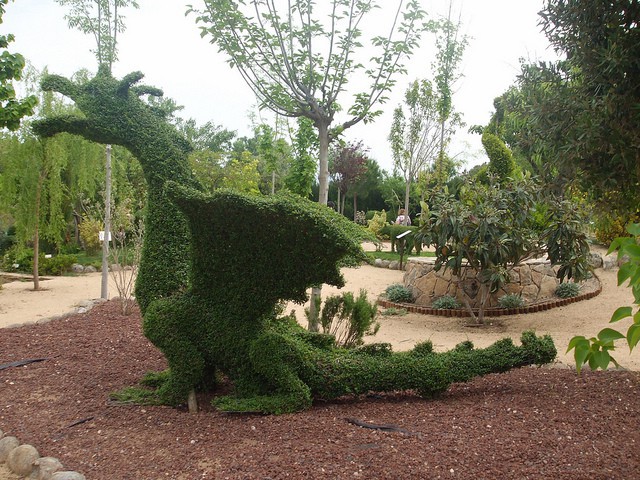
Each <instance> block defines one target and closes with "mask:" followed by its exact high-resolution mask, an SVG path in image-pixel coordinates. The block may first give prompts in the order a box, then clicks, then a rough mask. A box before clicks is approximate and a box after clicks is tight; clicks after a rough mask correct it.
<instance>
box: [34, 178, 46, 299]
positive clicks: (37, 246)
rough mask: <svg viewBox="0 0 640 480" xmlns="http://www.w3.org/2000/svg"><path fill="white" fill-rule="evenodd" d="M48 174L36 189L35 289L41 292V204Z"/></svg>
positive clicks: (39, 181)
mask: <svg viewBox="0 0 640 480" xmlns="http://www.w3.org/2000/svg"><path fill="white" fill-rule="evenodd" d="M45 177H46V174H45V173H44V171H43V172H41V173H40V176H39V177H38V186H37V187H36V211H35V217H36V228H35V231H34V233H33V289H34V290H40V274H39V273H38V271H39V269H40V261H39V259H40V202H41V199H42V185H43V184H44V178H45Z"/></svg>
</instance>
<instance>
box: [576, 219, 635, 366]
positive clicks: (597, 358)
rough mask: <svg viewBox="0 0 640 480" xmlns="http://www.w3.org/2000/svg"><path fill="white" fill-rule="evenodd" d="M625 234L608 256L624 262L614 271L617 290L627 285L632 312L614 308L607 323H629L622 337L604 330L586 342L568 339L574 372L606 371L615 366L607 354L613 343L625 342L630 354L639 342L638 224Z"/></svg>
mask: <svg viewBox="0 0 640 480" xmlns="http://www.w3.org/2000/svg"><path fill="white" fill-rule="evenodd" d="M627 232H628V233H629V234H630V235H631V236H630V237H619V238H617V239H615V240H614V241H613V243H612V244H611V246H610V247H609V252H608V253H612V252H615V251H617V252H618V260H621V259H624V258H626V261H625V262H624V263H623V264H622V265H621V266H620V269H619V270H618V286H620V285H622V284H624V283H625V282H626V281H628V282H629V283H628V287H629V288H631V292H632V293H633V298H634V303H635V305H636V312H635V313H633V307H630V306H623V307H619V308H617V309H616V311H615V312H613V315H611V320H610V323H616V322H619V321H620V320H622V319H625V318H629V317H631V319H632V323H631V325H630V326H629V328H628V329H627V333H626V335H624V334H622V333H620V332H619V331H617V330H614V329H612V328H604V329H602V330H601V331H600V332H599V333H598V335H597V336H596V337H591V338H586V337H584V336H582V335H579V336H575V337H573V338H572V339H571V341H570V342H569V346H568V348H567V352H570V351H571V350H573V351H574V359H575V362H576V369H577V370H578V372H580V370H581V369H582V366H583V365H585V364H588V365H589V367H590V368H591V369H592V370H596V369H598V368H601V369H603V370H606V369H607V368H608V366H609V364H610V363H613V364H614V365H615V366H619V365H618V362H616V360H615V359H614V358H613V356H612V355H611V353H610V352H611V351H613V350H615V341H616V340H623V339H624V340H626V342H627V345H629V351H630V352H632V351H633V349H634V348H635V347H636V346H637V345H638V342H640V223H634V224H630V225H629V226H627Z"/></svg>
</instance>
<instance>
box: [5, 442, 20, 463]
mask: <svg viewBox="0 0 640 480" xmlns="http://www.w3.org/2000/svg"><path fill="white" fill-rule="evenodd" d="M19 446H20V442H19V441H18V439H17V438H16V437H4V438H0V463H4V462H6V461H7V457H8V456H9V454H10V453H11V451H12V450H13V449H15V448H18V447H19Z"/></svg>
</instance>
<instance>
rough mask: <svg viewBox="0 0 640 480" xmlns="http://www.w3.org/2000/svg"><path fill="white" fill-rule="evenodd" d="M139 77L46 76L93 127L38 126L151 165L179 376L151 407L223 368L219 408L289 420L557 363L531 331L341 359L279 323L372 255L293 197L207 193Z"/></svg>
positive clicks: (338, 224)
mask: <svg viewBox="0 0 640 480" xmlns="http://www.w3.org/2000/svg"><path fill="white" fill-rule="evenodd" d="M141 78H142V74H140V73H133V74H130V75H128V76H126V77H125V78H124V79H122V80H120V81H118V80H116V79H114V78H112V77H111V75H110V74H108V73H107V72H106V71H104V70H100V71H99V72H98V75H96V77H95V78H94V79H92V80H91V81H89V82H88V83H86V84H84V85H77V84H74V83H72V82H70V81H69V80H67V79H64V78H62V77H57V76H50V77H47V78H46V79H45V80H44V82H43V88H45V89H47V90H54V91H58V92H60V93H63V94H65V95H67V96H68V97H70V98H71V99H73V100H74V101H75V102H76V105H77V106H78V108H79V109H80V111H81V112H82V113H83V114H84V117H62V118H50V119H45V120H43V121H40V122H38V123H37V124H36V125H35V129H36V131H37V133H39V134H40V135H42V136H50V135H55V134H56V133H58V132H69V133H74V134H78V135H82V136H84V137H85V138H87V139H90V140H93V141H97V142H102V143H113V144H119V145H123V146H125V147H127V148H128V149H129V150H130V151H131V152H132V153H133V154H134V155H136V157H137V158H138V159H139V161H140V163H141V165H142V168H143V170H144V174H145V178H146V180H147V183H148V190H149V197H148V198H149V200H148V208H147V213H146V215H147V217H146V225H147V226H146V236H145V245H144V248H143V255H142V261H141V266H140V274H139V277H138V281H137V284H136V296H137V299H138V302H139V303H140V305H141V308H142V312H143V317H144V332H145V335H146V336H147V337H148V338H149V339H150V340H151V341H152V342H153V343H154V344H155V345H156V346H157V347H158V348H159V349H160V350H161V351H162V352H163V353H164V355H165V356H166V358H167V360H168V363H169V367H170V368H169V372H168V373H167V374H164V375H157V376H155V377H151V379H152V380H154V381H155V384H156V386H158V387H159V388H158V389H157V391H155V392H153V393H151V394H150V395H151V398H150V399H149V400H150V401H151V400H152V399H155V401H160V402H162V403H166V404H172V405H175V404H178V403H181V402H184V401H185V400H186V398H187V395H188V393H189V392H190V391H191V390H192V389H193V388H194V387H197V386H202V385H211V384H212V383H213V378H214V373H215V370H220V371H222V372H224V373H225V374H227V375H228V376H229V377H230V378H231V379H232V380H233V382H234V386H235V389H236V390H235V394H234V395H233V396H226V397H220V398H218V399H217V400H216V405H217V406H218V407H219V408H221V409H224V410H228V411H259V412H265V413H283V412H293V411H298V410H301V409H304V408H308V407H309V406H310V405H311V402H312V399H313V398H322V399H331V398H336V397H338V396H341V395H345V394H360V393H366V392H368V391H395V390H406V389H415V390H416V391H418V393H420V394H421V395H424V396H431V395H434V394H436V393H438V392H442V391H444V390H445V389H446V388H447V387H448V386H449V385H450V384H451V383H452V382H459V381H465V380H468V379H470V378H472V377H474V376H476V375H483V374H487V373H490V372H503V371H506V370H508V369H510V368H513V367H518V366H523V365H529V364H542V363H546V362H550V361H551V360H553V358H555V355H556V350H555V347H554V345H553V341H552V340H551V338H549V337H548V336H546V337H542V338H538V337H536V336H535V335H534V334H533V333H525V334H523V337H522V346H515V345H513V343H512V342H511V340H509V339H505V340H501V341H499V342H497V343H495V344H494V345H492V346H490V347H488V348H486V349H473V347H472V346H471V345H470V344H469V342H467V343H465V344H461V345H460V346H458V347H456V348H455V349H453V350H451V351H449V352H445V353H434V352H433V351H432V349H431V346H430V345H428V344H422V345H420V346H418V347H416V348H415V349H414V350H412V351H409V352H401V353H394V352H391V349H390V348H389V347H388V346H385V345H376V346H367V347H363V348H362V349H351V350H347V349H340V348H337V347H336V346H335V342H334V341H333V339H332V338H331V337H328V336H326V335H321V334H314V333H309V332H307V331H305V330H304V329H302V328H301V327H300V326H298V325H297V324H296V322H295V321H294V320H293V319H292V318H290V317H284V318H278V316H277V314H276V312H277V311H278V308H277V307H278V305H279V304H280V302H282V301H284V300H296V301H303V300H305V299H306V289H307V288H308V287H309V286H311V285H316V284H320V283H330V284H333V285H338V286H341V285H343V283H344V281H343V278H342V276H341V274H340V271H339V268H338V264H339V262H340V261H341V260H342V259H344V258H345V257H351V258H354V257H355V258H363V253H362V250H361V249H360V246H359V242H358V241H357V240H356V239H354V238H355V237H354V235H353V232H354V230H353V229H354V228H355V227H354V225H353V224H352V223H351V222H349V221H347V220H346V219H345V218H343V217H341V216H340V215H337V214H336V213H334V212H332V211H331V210H330V209H328V208H326V207H324V206H321V205H318V204H314V203H312V202H309V201H306V200H304V199H301V198H296V197H293V196H284V197H282V196H271V197H258V196H247V195H242V194H238V193H234V192H232V191H225V190H221V191H217V192H216V193H215V194H213V195H210V196H207V195H204V194H203V193H201V192H200V191H199V190H198V185H197V182H195V181H194V179H193V178H192V176H191V174H190V171H189V168H188V163H187V154H188V152H189V150H190V148H189V146H188V144H187V143H186V142H185V140H184V139H183V138H181V137H180V135H179V134H178V133H177V132H176V131H175V129H173V128H172V127H171V126H170V125H169V124H168V123H167V122H166V121H165V120H164V119H163V118H162V117H161V116H160V115H158V114H156V113H155V112H154V110H153V109H152V108H151V107H149V106H148V105H147V104H145V103H144V102H143V101H141V100H140V99H139V96H140V95H141V94H156V95H157V94H160V92H159V91H158V90H156V89H152V88H149V87H141V86H134V85H135V84H136V83H137V82H138V81H139V80H140V79H141ZM238 219H243V221H238ZM347 232H349V233H347Z"/></svg>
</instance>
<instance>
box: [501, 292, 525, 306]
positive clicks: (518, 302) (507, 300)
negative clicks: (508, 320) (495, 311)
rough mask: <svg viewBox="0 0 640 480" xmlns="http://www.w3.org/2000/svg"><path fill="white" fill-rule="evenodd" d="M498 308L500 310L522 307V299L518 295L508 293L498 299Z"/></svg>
mask: <svg viewBox="0 0 640 480" xmlns="http://www.w3.org/2000/svg"><path fill="white" fill-rule="evenodd" d="M498 306H499V307H500V308H518V307H524V299H523V298H522V297H521V296H520V295H517V294H515V293H509V294H507V295H503V296H502V297H500V298H499V299H498Z"/></svg>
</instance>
